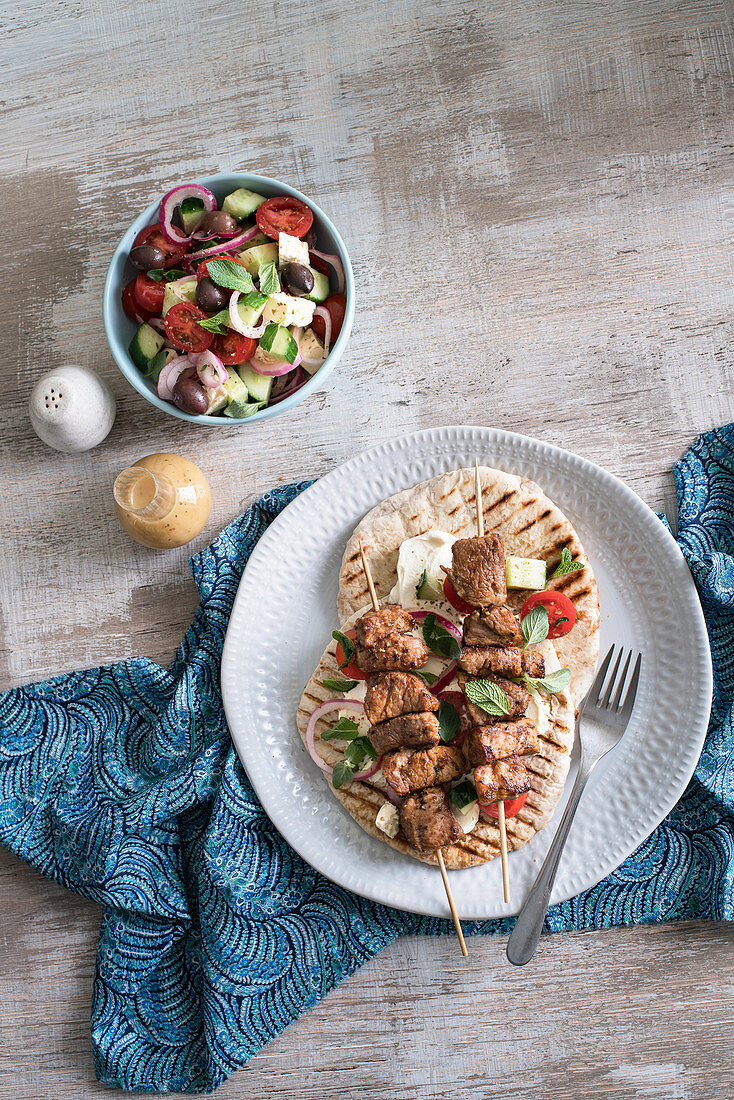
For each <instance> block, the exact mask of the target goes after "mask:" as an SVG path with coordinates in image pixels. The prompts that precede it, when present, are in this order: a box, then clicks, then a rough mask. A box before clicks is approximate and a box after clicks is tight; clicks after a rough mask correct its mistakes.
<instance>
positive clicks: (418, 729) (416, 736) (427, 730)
mask: <svg viewBox="0 0 734 1100" xmlns="http://www.w3.org/2000/svg"><path fill="white" fill-rule="evenodd" d="M438 728H439V727H438V718H437V717H436V715H435V714H430V713H429V712H428V711H424V712H423V713H422V714H402V715H400V716H399V717H397V718H389V719H388V720H387V722H379V723H378V725H376V726H373V727H372V729H371V730H370V741H371V742H372V745H373V746H374V750H375V752H376V753H377V755H378V756H381V755H382V753H384V752H394V751H395V749H399V748H401V747H402V746H405V747H406V748H410V749H418V748H422V747H423V746H425V745H438V744H439V742H440V741H441V738H440V736H439V733H438Z"/></svg>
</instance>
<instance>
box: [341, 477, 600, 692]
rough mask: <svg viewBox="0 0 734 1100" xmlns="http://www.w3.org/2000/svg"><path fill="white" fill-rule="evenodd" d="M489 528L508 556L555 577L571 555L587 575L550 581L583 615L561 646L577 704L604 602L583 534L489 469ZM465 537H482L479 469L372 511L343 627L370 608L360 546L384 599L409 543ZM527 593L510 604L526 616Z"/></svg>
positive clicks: (351, 548)
mask: <svg viewBox="0 0 734 1100" xmlns="http://www.w3.org/2000/svg"><path fill="white" fill-rule="evenodd" d="M479 475H480V479H481V483H482V503H483V510H484V528H485V531H486V532H490V531H497V532H498V533H499V534H501V535H502V539H503V542H504V546H505V553H507V554H514V555H517V556H519V557H524V558H542V559H543V560H544V561H546V562H547V565H548V574H549V576H550V574H551V573H552V572H553V570H554V569H555V568H556V566H557V565H558V563H559V562H560V560H561V552H562V551H563V549H564V548H567V549H568V550H569V551H570V552H571V556H572V557H573V558H574V559H575V560H579V561H582V562H583V563H584V565H585V567H586V568H584V569H583V570H577V571H575V572H573V573H567V574H566V575H565V576H563V577H558V578H556V579H555V580H553V581H549V585H548V587H549V588H550V589H556V590H558V591H560V592H563V593H565V595H567V596H568V598H569V599H570V600H571V601H572V602H573V604H574V607H575V608H576V615H577V622H576V625H575V627H574V629H573V630H572V632H571V633H570V634H568V635H566V637H565V638H560V639H558V641H557V642H556V652H557V653H558V657H559V660H560V662H561V665H565V666H567V667H568V668H570V669H571V673H572V680H571V687H570V691H571V692H572V694H573V698H574V700H575V701H576V702H578V701H579V700H580V699H581V698H582V697H583V696H584V695H585V693H586V691H587V689H588V688H589V686H590V685H591V681H592V679H593V675H594V668H595V665H596V659H597V656H598V651H599V595H598V591H597V587H596V581H595V580H594V574H593V572H592V569H591V566H590V565H589V562H588V559H587V557H586V555H585V553H584V549H583V546H582V545H581V543H580V541H579V539H578V537H577V535H576V532H575V531H574V529H573V527H572V525H571V524H570V523H569V521H568V519H567V518H566V517H565V515H564V514H563V512H561V510H560V509H559V508H557V507H556V505H555V504H554V503H553V502H552V501H551V500H550V499H549V498H548V497H547V496H546V495H545V494H544V493H543V492H542V490H541V489H540V487H539V486H538V485H536V484H535V482H533V481H528V480H526V479H524V478H519V477H515V476H514V475H512V474H506V473H504V472H503V471H501V470H494V469H491V468H490V467H488V466H482V467H480V470H479ZM432 527H433V528H439V529H441V530H444V531H449V532H450V533H451V534H453V535H456V536H457V537H458V538H469V537H471V536H472V535H474V534H475V533H476V496H475V490H474V470H455V471H453V472H451V473H448V474H442V475H441V476H440V477H436V478H432V479H431V480H430V481H425V482H422V483H421V484H420V485H416V486H415V488H413V489H406V490H404V491H403V492H402V493H397V494H395V495H394V496H392V497H389V498H388V499H387V500H384V501H383V502H382V503H381V504H378V505H377V506H376V507H375V508H373V509H372V510H371V511H370V512H368V513H367V515H366V516H365V517H364V519H363V520H362V521H361V522H360V523H359V525H358V526H357V528H356V530H355V532H354V534H353V535H352V537H351V538H350V540H349V542H348V543H347V547H346V550H345V553H344V558H343V562H342V568H341V573H340V578H339V597H338V611H339V619H340V621H341V622H342V624H343V623H344V621H345V620H346V619H347V618H348V617H349V616H351V615H353V614H354V613H355V611H357V610H359V609H360V608H362V607H364V606H365V604H367V603H369V593H368V591H367V586H366V583H365V580H364V574H363V571H362V567H361V561H360V557H359V540H360V539H361V541H362V543H363V545H364V549H365V553H366V555H367V558H368V560H369V564H370V568H371V570H372V576H373V579H374V582H375V588H376V590H377V594H378V596H379V597H380V599H384V598H385V597H386V596H387V594H388V593H389V591H390V589H391V588H392V586H393V584H394V583H395V580H396V579H397V561H398V552H399V550H400V545H401V543H402V542H403V541H404V540H405V539H406V538H412V537H413V536H415V535H422V534H425V532H426V531H429V530H430V529H431V528H432ZM526 595H527V593H525V592H510V593H508V601H507V602H508V604H510V606H511V607H513V608H514V609H515V610H517V609H519V607H520V606H521V605H522V603H523V600H524V598H525V596H526Z"/></svg>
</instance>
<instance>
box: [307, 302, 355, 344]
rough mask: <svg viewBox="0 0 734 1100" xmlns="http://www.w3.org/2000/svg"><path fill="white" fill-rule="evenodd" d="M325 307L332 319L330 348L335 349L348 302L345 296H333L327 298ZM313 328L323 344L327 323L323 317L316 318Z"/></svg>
mask: <svg viewBox="0 0 734 1100" xmlns="http://www.w3.org/2000/svg"><path fill="white" fill-rule="evenodd" d="M322 305H323V306H325V308H326V310H327V312H328V314H329V317H331V340H330V346H331V347H333V346H334V344H335V342H336V338H337V336H338V335H339V333H340V332H341V330H342V325H343V324H344V314H345V313H346V309H347V300H346V298H345V297H344V295H343V294H332V295H331V297H330V298H327V299H326V301H325V302H322ZM311 328H312V329H313V330H314V332H315V333H316V335H317V336H318V338H319V340H320V341H321V343H322V344H323V342H324V339H325V337H326V323H325V322H324V319H323V317H314V319H313V321H312V322H311Z"/></svg>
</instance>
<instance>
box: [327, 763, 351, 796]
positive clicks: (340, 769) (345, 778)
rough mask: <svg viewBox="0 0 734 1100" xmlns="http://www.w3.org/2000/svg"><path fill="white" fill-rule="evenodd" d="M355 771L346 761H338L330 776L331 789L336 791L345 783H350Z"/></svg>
mask: <svg viewBox="0 0 734 1100" xmlns="http://www.w3.org/2000/svg"><path fill="white" fill-rule="evenodd" d="M356 770H357V769H356V768H353V767H352V765H351V764H348V763H347V761H346V760H340V761H339V763H338V764H335V765H334V771H333V773H332V776H331V785H332V787H334V789H335V790H337V791H338V790H339V788H340V787H343V786H345V785H346V784H347V783H351V782H352V777H353V776H354V773H355V771H356Z"/></svg>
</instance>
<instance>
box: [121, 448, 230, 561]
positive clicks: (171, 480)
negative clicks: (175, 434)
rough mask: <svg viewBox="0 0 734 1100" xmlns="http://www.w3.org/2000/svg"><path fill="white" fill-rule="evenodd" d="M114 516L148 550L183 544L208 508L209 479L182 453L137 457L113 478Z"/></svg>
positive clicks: (206, 515)
mask: <svg viewBox="0 0 734 1100" xmlns="http://www.w3.org/2000/svg"><path fill="white" fill-rule="evenodd" d="M112 492H113V496H114V498H115V505H116V507H117V517H118V519H119V521H120V523H121V524H122V526H123V528H124V529H125V531H127V533H128V535H129V536H130V538H131V539H135V541H136V542H139V543H142V545H143V546H150V547H151V548H152V549H153V550H170V549H171V548H172V547H174V546H185V545H186V543H187V542H191V540H192V539H195V538H196V536H197V535H198V534H200V533H201V531H202V530H203V528H204V525H205V524H206V521H207V520H208V519H209V513H210V512H211V508H212V497H211V491H210V489H209V482H208V481H207V480H206V478H205V477H204V475H203V473H202V472H201V470H200V469H199V467H198V466H195V465H194V463H193V462H189V460H188V459H187V458H182V457H181V455H172V454H154V455H147V456H146V457H145V458H141V459H139V460H138V461H137V462H136V463H135V464H134V465H132V466H129V467H128V468H127V469H126V470H123V471H122V473H120V474H118V476H117V478H116V479H115V484H114V488H113V490H112Z"/></svg>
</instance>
